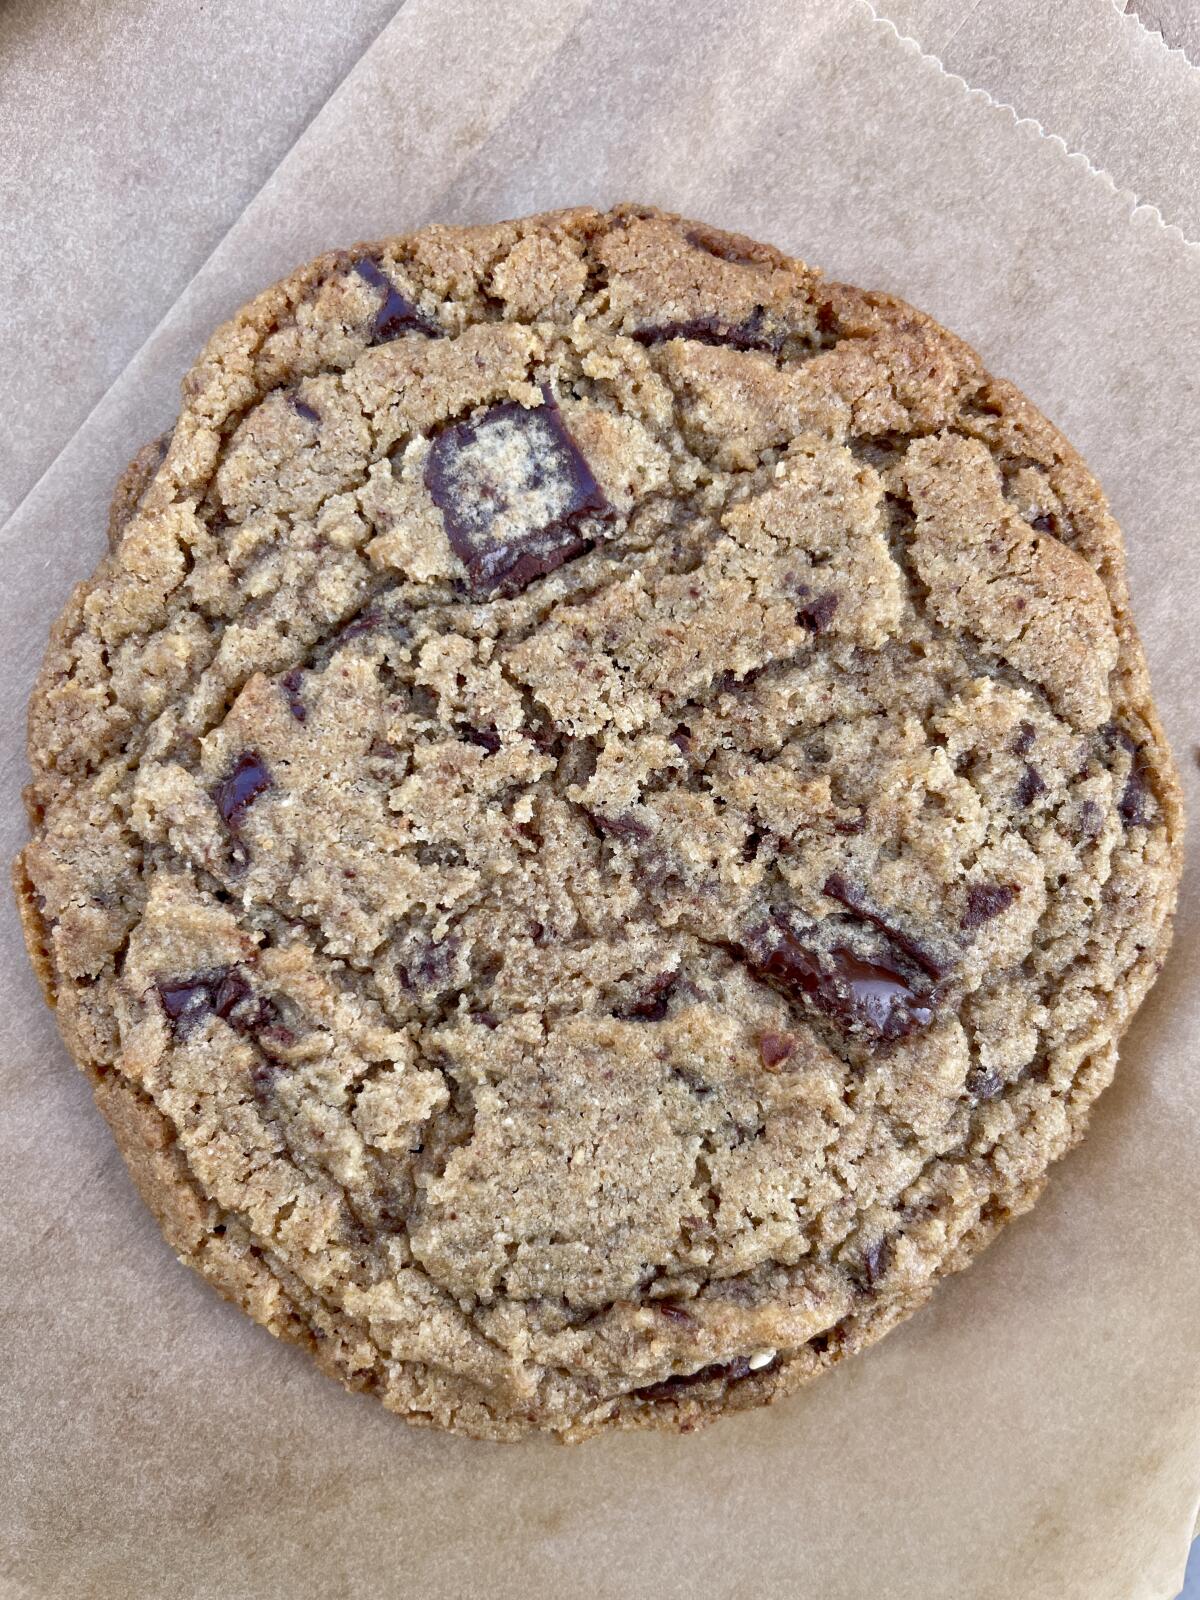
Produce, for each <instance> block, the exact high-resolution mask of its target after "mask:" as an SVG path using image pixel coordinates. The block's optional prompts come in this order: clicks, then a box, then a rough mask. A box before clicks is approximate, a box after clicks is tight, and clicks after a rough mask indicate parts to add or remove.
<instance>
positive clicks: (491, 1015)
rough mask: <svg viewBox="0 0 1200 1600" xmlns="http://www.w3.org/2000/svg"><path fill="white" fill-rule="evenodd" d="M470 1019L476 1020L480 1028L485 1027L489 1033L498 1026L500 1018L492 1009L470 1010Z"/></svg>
mask: <svg viewBox="0 0 1200 1600" xmlns="http://www.w3.org/2000/svg"><path fill="white" fill-rule="evenodd" d="M471 1021H472V1022H477V1023H478V1024H479V1026H480V1027H481V1028H487V1029H488V1031H489V1032H491V1033H494V1032H495V1031H496V1029H497V1028H498V1027H499V1026H500V1018H499V1017H498V1016H497V1015H496V1013H495V1012H494V1011H472V1013H471Z"/></svg>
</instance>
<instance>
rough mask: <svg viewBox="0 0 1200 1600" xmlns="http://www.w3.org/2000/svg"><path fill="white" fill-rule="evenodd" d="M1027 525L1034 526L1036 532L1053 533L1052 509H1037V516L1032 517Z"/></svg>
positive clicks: (1054, 524)
mask: <svg viewBox="0 0 1200 1600" xmlns="http://www.w3.org/2000/svg"><path fill="white" fill-rule="evenodd" d="M1029 526H1030V527H1031V528H1036V530H1037V531H1038V533H1053V532H1054V529H1055V526H1056V521H1055V516H1054V513H1053V511H1039V512H1038V514H1037V516H1036V517H1034V518H1033V519H1032V521H1031V522H1030V524H1029Z"/></svg>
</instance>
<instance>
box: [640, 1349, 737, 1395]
mask: <svg viewBox="0 0 1200 1600" xmlns="http://www.w3.org/2000/svg"><path fill="white" fill-rule="evenodd" d="M750 1371H751V1367H750V1362H749V1360H748V1359H747V1357H745V1356H735V1357H734V1359H733V1360H732V1361H714V1362H713V1363H712V1365H711V1366H708V1367H701V1368H700V1370H699V1372H681V1373H680V1374H679V1376H678V1377H675V1378H664V1379H663V1380H662V1382H661V1383H650V1384H647V1385H646V1387H645V1388H644V1389H635V1390H634V1393H635V1394H636V1395H639V1396H640V1397H641V1398H642V1399H643V1400H672V1399H674V1398H675V1396H676V1395H677V1394H679V1393H680V1392H681V1391H685V1392H686V1391H687V1390H688V1389H691V1388H694V1387H695V1386H696V1385H698V1384H701V1383H713V1382H715V1381H716V1380H718V1379H721V1378H723V1379H724V1380H725V1381H726V1382H727V1383H736V1382H737V1380H738V1379H739V1378H748V1377H749V1376H750Z"/></svg>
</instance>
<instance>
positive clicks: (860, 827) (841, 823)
mask: <svg viewBox="0 0 1200 1600" xmlns="http://www.w3.org/2000/svg"><path fill="white" fill-rule="evenodd" d="M825 759H826V761H828V760H829V757H828V756H826V757H825ZM866 826H867V813H866V812H865V811H860V812H859V813H858V815H857V816H856V817H839V818H838V819H837V821H836V822H835V823H834V825H833V831H834V833H841V834H845V835H847V836H853V835H854V834H856V833H863V832H865V831H866Z"/></svg>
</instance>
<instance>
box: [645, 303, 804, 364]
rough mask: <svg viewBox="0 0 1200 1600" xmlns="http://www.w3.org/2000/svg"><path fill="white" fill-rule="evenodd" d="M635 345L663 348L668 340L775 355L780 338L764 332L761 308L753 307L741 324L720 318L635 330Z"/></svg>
mask: <svg viewBox="0 0 1200 1600" xmlns="http://www.w3.org/2000/svg"><path fill="white" fill-rule="evenodd" d="M633 337H634V338H635V339H636V340H637V342H638V344H645V345H652V344H666V342H667V341H668V340H669V339H690V340H692V342H693V343H694V344H725V345H729V346H731V347H732V348H733V349H734V350H766V351H768V352H769V353H770V354H772V355H775V354H777V353H778V351H779V349H780V347H781V346H782V344H783V340H784V335H783V334H782V333H781V332H780V331H778V330H775V331H773V332H768V331H767V328H766V318H765V317H764V315H763V308H762V307H761V306H755V308H754V310H753V311H752V312H751V313H750V315H749V316H748V317H743V319H742V321H741V322H726V321H725V320H724V319H723V318H721V317H711V316H710V317H692V318H690V319H688V320H686V321H683V322H659V323H656V324H655V325H653V326H652V327H648V328H635V329H634V331H633Z"/></svg>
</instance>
